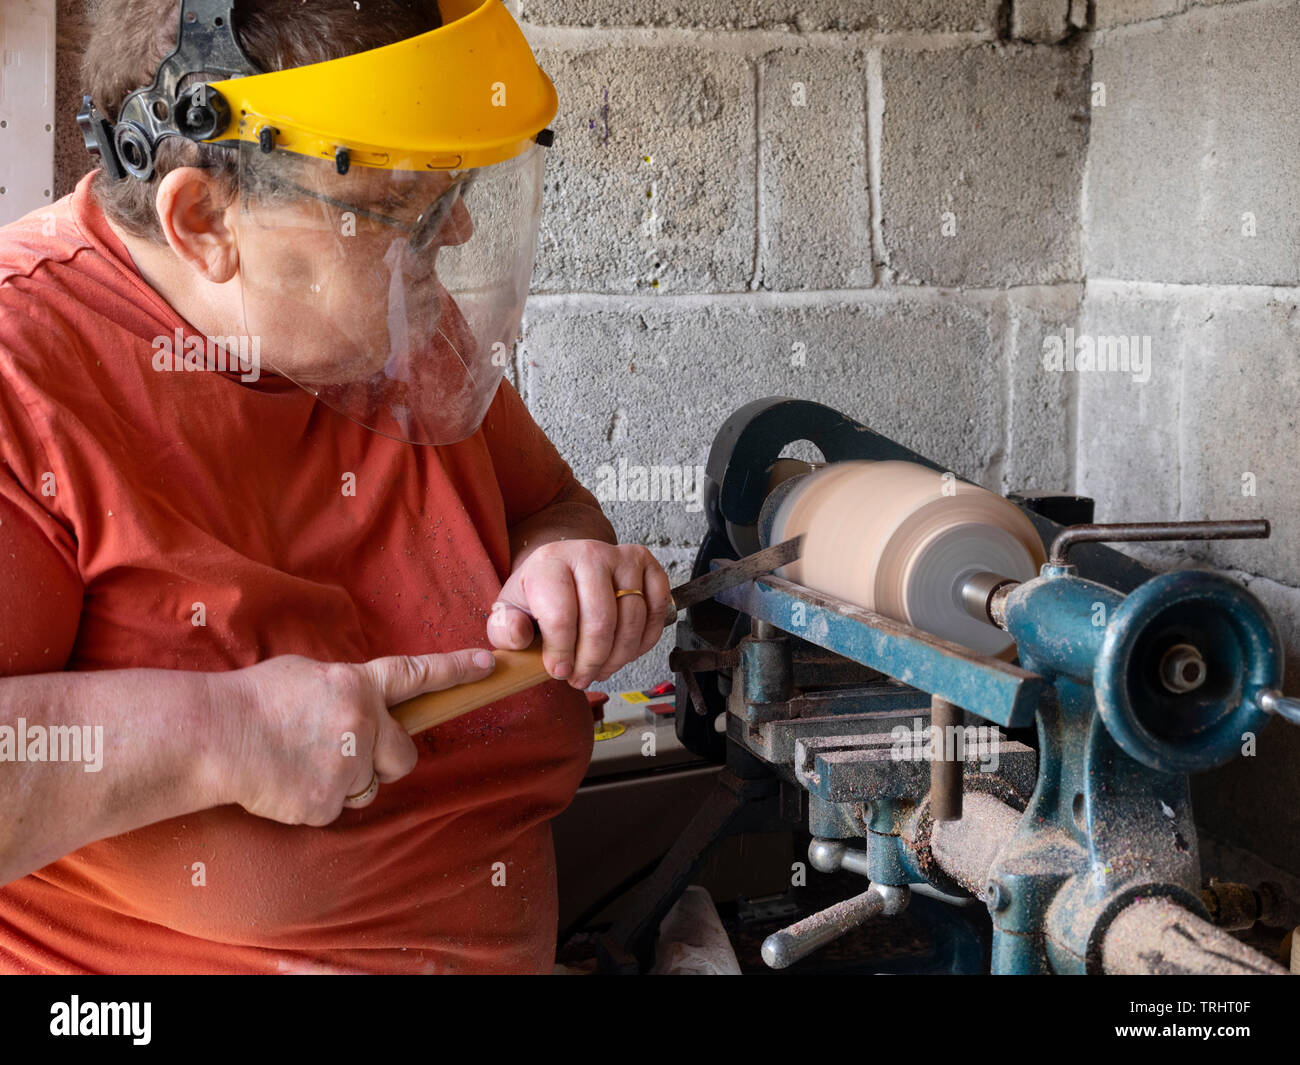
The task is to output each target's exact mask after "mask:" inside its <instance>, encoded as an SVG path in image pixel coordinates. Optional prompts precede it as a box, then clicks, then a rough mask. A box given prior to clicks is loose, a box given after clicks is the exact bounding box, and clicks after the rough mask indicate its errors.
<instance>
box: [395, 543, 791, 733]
mask: <svg viewBox="0 0 1300 1065" xmlns="http://www.w3.org/2000/svg"><path fill="white" fill-rule="evenodd" d="M802 546H803V537H802V536H795V537H792V538H791V539H789V540H785V541H783V542H782V543H779V544H776V545H774V546H772V547H768V548H764V549H763V550H762V551H758V552H755V553H754V554H752V555H747V556H745V557H744V558H742V559H741V560H740V561H739V562H733V563H731V564H730V565H726V566H720V567H718V568H717V569H715V570H713V571H711V572H709V573H706V574H704V575H703V576H700V577H696V578H695V579H694V580H692V581H687V582H686V583H685V584H682V585H678V587H676V588H674V589H673V591H672V603H671V604H670V605H669V607H668V610H667V612H666V613H665V615H664V627H665V628H666V627H667V626H669V625H673V624H675V623H676V621H677V614H678V612H679V611H681V610H685V609H686V608H687V607H691V606H694V605H695V604H696V603H702V602H704V601H705V600H706V599H712V598H713V597H714V596H715V595H717V594H718V593H719V592H724V591H726V590H727V589H729V588H735V587H737V586H738V585H741V584H744V583H745V582H746V581H752V580H753V579H754V578H755V577H762V576H765V575H766V574H769V573H771V572H772V571H773V570H777V569H780V568H781V567H782V566H785V565H788V564H789V563H791V562H794V561H795V560H796V559H798V558H799V553H800V551H801V549H802ZM492 653H493V655H495V656H496V660H497V665H496V669H494V670H493V671H492V674H491V676H488V677H485V678H484V679H483V680H477V681H473V682H472V683H470V684H460V685H457V686H456V687H454V688H446V689H444V690H443V691H436V692H428V693H426V694H424V695H417V696H416V697H415V698H414V699H407V700H406V701H405V702H401V703H398V704H397V705H396V706H394V707H392V708H391V711H392V714H393V716H394V717H395V718H397V721H398V723H399V724H400V725H401V726H402V727H403V728H404V729H406V731H407V732H408V733H411V734H414V733H416V732H423V731H424V730H425V729H428V728H433V726H435V725H440V724H442V723H443V722H444V721H450V720H451V719H452V718H454V717H460V716H461V715H462V714H468V713H469V712H470V711H472V710H477V709H479V708H480V707H483V706H487V705H488V704H489V703H494V702H496V701H497V700H498V699H504V698H505V697H506V696H508V695H514V694H516V693H517V692H521V691H524V690H525V689H527V688H532V687H534V686H536V685H538V684H541V683H543V682H545V681H548V680H550V679H551V675H550V674H549V673H547V672H546V667H545V666H544V665H542V645H541V640H540V638H539V639H537V640H534V641H533V643H532V645H531V646H529V647H526V648H525V649H524V650H522V651H510V650H494V651H493V652H492Z"/></svg>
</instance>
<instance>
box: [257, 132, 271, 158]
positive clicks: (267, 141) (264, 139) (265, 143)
mask: <svg viewBox="0 0 1300 1065" xmlns="http://www.w3.org/2000/svg"><path fill="white" fill-rule="evenodd" d="M257 147H258V148H259V149H261V151H262V153H263V154H264V155H270V154H271V152H272V150H273V149H274V148H275V130H273V129H272V128H271V127H270V126H263V127H262V128H261V129H259V130H258V131H257Z"/></svg>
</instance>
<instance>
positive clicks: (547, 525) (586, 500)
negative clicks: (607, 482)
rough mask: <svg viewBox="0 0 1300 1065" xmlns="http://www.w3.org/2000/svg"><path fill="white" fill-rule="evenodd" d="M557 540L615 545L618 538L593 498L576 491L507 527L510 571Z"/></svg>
mask: <svg viewBox="0 0 1300 1065" xmlns="http://www.w3.org/2000/svg"><path fill="white" fill-rule="evenodd" d="M557 540H603V541H604V542H605V543H607V544H616V543H618V536H617V535H616V534H615V532H614V526H612V525H611V524H610V523H609V519H608V518H606V517H605V515H604V513H603V512H602V511H601V509H600V504H599V503H597V502H596V497H595V496H593V495H591V493H590V492H587V491H586V490H585V489H578V490H575V491H574V492H573V493H571V494H570V495H568V496H566V497H564V498H561V499H558V500H556V501H555V502H553V503H552V504H551V505H550V506H548V507H545V508H544V509H542V510H539V511H538V512H537V513H536V514H533V515H531V516H529V517H528V518H525V519H524V520H523V521H521V522H519V523H518V524H517V525H514V526H512V527H511V529H510V555H511V567H510V568H511V570H516V569H518V568H519V566H520V565H521V564H522V563H523V562H524V560H525V559H527V558H528V556H529V555H531V554H532V553H533V552H534V551H536V550H537V549H538V548H539V547H541V546H542V545H543V544H550V543H554V542H555V541H557Z"/></svg>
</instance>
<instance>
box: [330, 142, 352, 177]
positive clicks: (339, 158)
mask: <svg viewBox="0 0 1300 1065" xmlns="http://www.w3.org/2000/svg"><path fill="white" fill-rule="evenodd" d="M351 165H352V157H351V156H350V155H348V150H347V149H346V148H336V149H335V150H334V169H335V170H337V171H338V172H339V174H340V175H343V174H346V173H347V172H348V167H350V166H351Z"/></svg>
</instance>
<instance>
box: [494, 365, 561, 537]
mask: <svg viewBox="0 0 1300 1065" xmlns="http://www.w3.org/2000/svg"><path fill="white" fill-rule="evenodd" d="M483 436H484V438H485V439H486V441H487V446H488V452H489V453H490V455H491V456H492V466H493V469H494V470H495V471H496V475H497V483H498V484H499V485H500V486H501V496H502V499H503V500H504V501H505V509H506V522H507V524H508V525H515V524H517V523H518V522H521V521H523V520H524V519H525V518H527V517H530V516H531V515H533V514H536V513H537V512H538V511H539V510H541V509H543V508H544V507H546V506H547V505H548V504H549V503H551V502H552V501H553V500H555V498H556V497H557V496H559V495H561V494H562V493H565V492H568V491H569V490H571V489H572V488H575V487H578V488H580V487H581V484H580V482H579V481H578V479H577V478H576V477H575V476H574V475H573V470H572V469H571V468H570V466H569V464H568V463H567V462H565V461H564V459H563V457H561V455H560V453H559V451H557V450H556V448H555V445H554V444H552V443H551V441H550V438H549V437H547V435H546V434H545V433H544V432H543V431H542V429H541V427H540V426H539V425H538V424H537V423H536V422H535V421H534V420H533V416H532V414H530V413H529V411H528V408H527V407H526V406H525V405H524V401H523V400H522V399H520V398H519V393H518V392H516V391H515V390H514V388H512V387H511V385H510V382H509V381H502V382H501V387H500V388H499V389H497V394H496V397H495V398H494V399H493V400H492V406H490V407H489V408H488V413H487V417H486V418H484V420H483Z"/></svg>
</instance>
